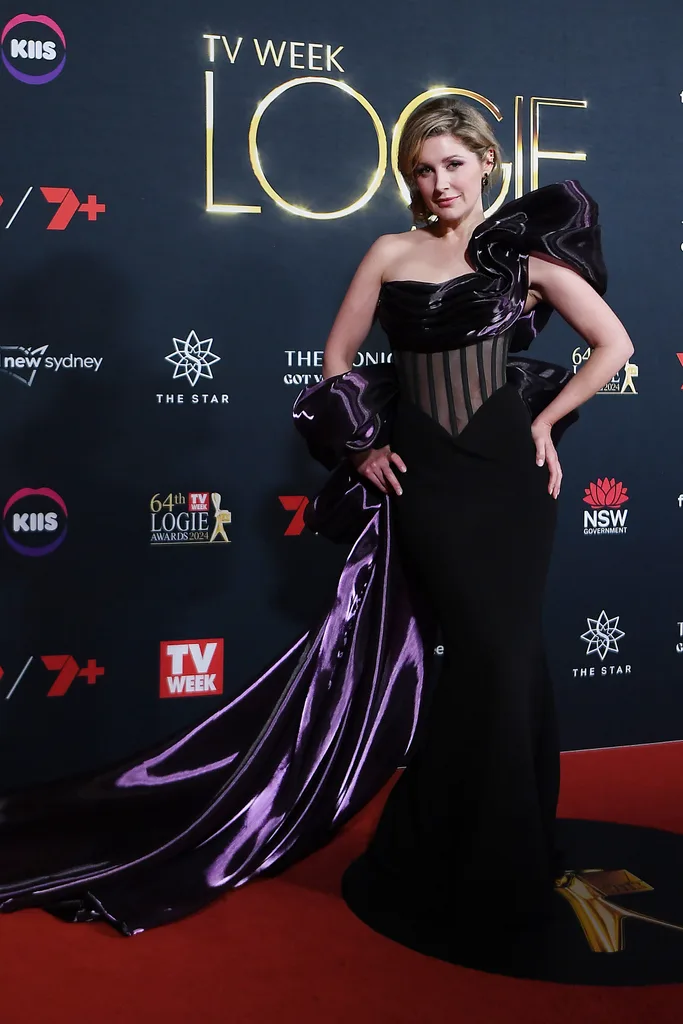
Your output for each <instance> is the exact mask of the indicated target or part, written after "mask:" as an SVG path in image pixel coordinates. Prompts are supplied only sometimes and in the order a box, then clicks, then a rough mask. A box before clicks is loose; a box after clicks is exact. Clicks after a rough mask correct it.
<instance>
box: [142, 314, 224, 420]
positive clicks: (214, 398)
mask: <svg viewBox="0 0 683 1024" xmlns="http://www.w3.org/2000/svg"><path fill="white" fill-rule="evenodd" d="M164 358H165V360H166V362H167V363H172V364H173V380H175V381H184V382H186V384H187V385H189V386H190V388H191V389H192V392H191V393H190V394H185V393H184V392H182V391H175V392H168V393H163V392H162V393H158V394H157V405H227V404H228V395H227V394H225V392H216V391H196V390H195V388H197V387H198V386H205V385H203V381H205V380H213V379H214V377H213V367H214V366H215V364H216V363H219V362H220V360H221V357H220V356H219V355H216V353H215V352H214V351H213V338H204V339H200V338H199V335H198V334H197V332H196V331H190V333H189V334H188V336H187V337H186V338H174V339H173V351H172V352H169V353H168V355H167V356H165V357H164ZM186 399H187V401H186Z"/></svg>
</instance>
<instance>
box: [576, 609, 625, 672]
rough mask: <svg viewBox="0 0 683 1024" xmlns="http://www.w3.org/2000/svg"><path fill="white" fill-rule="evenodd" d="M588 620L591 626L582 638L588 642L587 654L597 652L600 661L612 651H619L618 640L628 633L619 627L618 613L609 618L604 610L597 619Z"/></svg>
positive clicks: (615, 652) (616, 652)
mask: <svg viewBox="0 0 683 1024" xmlns="http://www.w3.org/2000/svg"><path fill="white" fill-rule="evenodd" d="M586 622H587V623H588V627H589V628H588V629H587V630H586V632H585V633H582V634H581V639H582V640H584V641H585V642H586V643H587V644H588V648H587V650H586V654H597V655H598V657H599V658H600V661H604V660H605V658H606V657H607V655H608V654H609V653H610V652H612V653H614V654H618V653H619V645H618V644H617V640H621V638H622V636H626V634H625V633H624V632H623V630H621V629H619V628H618V623H619V616H618V615H615V616H614V618H613V619H609V618H608V617H607V614H606V612H605V611H604V610H603V611H601V612H600V615H599V617H598V618H597V619H589V618H586Z"/></svg>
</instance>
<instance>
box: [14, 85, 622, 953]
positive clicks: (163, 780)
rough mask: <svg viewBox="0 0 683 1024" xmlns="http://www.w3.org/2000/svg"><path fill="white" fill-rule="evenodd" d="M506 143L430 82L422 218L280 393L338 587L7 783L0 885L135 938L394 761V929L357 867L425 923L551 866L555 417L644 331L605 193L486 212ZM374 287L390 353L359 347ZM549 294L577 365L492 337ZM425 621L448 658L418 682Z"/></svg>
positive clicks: (293, 842) (553, 197) (251, 871)
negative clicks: (59, 769) (101, 765)
mask: <svg viewBox="0 0 683 1024" xmlns="http://www.w3.org/2000/svg"><path fill="white" fill-rule="evenodd" d="M499 161H500V157H499V151H498V146H497V144H496V142H495V139H494V138H493V136H492V135H491V133H490V129H489V127H488V125H487V124H486V122H485V121H484V120H483V119H482V118H481V117H480V115H479V114H478V113H477V112H476V111H475V110H474V109H473V108H472V107H469V106H467V105H465V104H462V103H459V102H454V101H453V100H450V99H437V100H434V101H431V102H429V103H426V104H424V105H423V106H422V107H421V108H419V109H418V110H417V111H416V112H415V113H414V114H413V116H412V117H411V118H410V119H409V121H408V123H407V124H406V126H405V130H404V136H403V141H402V146H401V167H402V170H403V173H404V175H405V177H406V180H408V181H409V183H410V184H411V187H412V193H413V202H412V209H413V213H414V215H415V216H416V217H417V218H418V219H426V220H427V221H428V223H427V225H426V227H425V228H424V230H421V231H415V232H406V233H404V234H398V235H393V236H385V237H382V238H380V239H378V241H377V242H376V243H375V244H374V245H373V246H372V247H371V249H370V251H369V252H368V254H367V256H366V257H365V258H364V260H363V261H362V263H361V265H360V267H359V268H358V271H357V273H356V275H355V277H354V279H353V281H352V283H351V286H350V288H349V291H348V294H347V296H346V298H345V300H344V302H343V303H342V306H341V308H340V311H339V314H338V316H337V319H336V320H335V323H334V326H333V328H332V332H331V335H330V338H329V341H328V343H327V346H326V353H325V365H324V379H323V380H322V381H321V382H319V383H317V384H315V385H313V386H311V387H310V388H307V389H305V390H304V391H303V392H302V393H301V394H300V395H299V397H298V398H297V401H296V403H295V407H294V417H295V422H296V424H297V426H298V428H299V430H300V432H301V433H302V435H303V436H304V437H305V438H306V440H307V443H308V445H309V448H310V450H311V452H312V454H313V455H314V456H315V457H316V458H318V459H319V460H320V461H322V462H323V463H324V464H325V465H326V466H328V467H329V468H330V469H332V470H333V472H332V473H331V475H330V477H329V479H328V481H327V483H326V485H325V486H324V487H323V489H322V490H321V492H320V494H319V495H317V497H316V498H315V499H314V500H313V501H312V502H311V503H310V504H309V506H308V507H307V510H306V516H307V522H308V525H309V526H310V527H311V528H312V529H314V530H315V531H316V532H318V533H321V534H324V535H325V536H327V537H329V538H332V539H335V540H339V541H343V542H353V547H352V549H351V551H350V554H349V556H348V558H347V561H346V563H345V566H344V569H343V571H342V574H341V576H340V579H339V583H338V587H337V594H336V597H335V600H334V601H333V603H332V605H331V607H330V609H329V610H328V611H327V612H326V613H325V614H324V615H323V616H321V618H320V621H319V622H318V623H316V624H315V625H314V627H313V628H312V629H311V630H310V631H309V632H308V633H306V634H304V636H302V637H301V638H299V639H298V640H297V642H296V643H295V644H294V645H293V647H292V648H291V649H290V650H289V651H287V652H285V654H284V655H283V656H282V657H281V658H280V659H278V661H276V662H275V663H274V664H273V665H272V666H270V667H269V668H268V669H267V670H266V671H265V672H264V673H263V675H262V676H261V677H260V678H259V679H257V680H256V681H255V682H254V683H252V684H251V685H250V686H248V687H247V688H246V689H245V690H244V691H243V693H241V694H240V696H239V697H237V698H236V699H234V700H232V701H231V702H230V703H229V704H227V705H226V706H225V707H223V708H221V709H220V710H219V711H218V712H215V713H214V714H212V715H210V716H209V717H208V718H206V719H205V720H204V721H202V722H199V723H198V724H197V725H195V726H193V727H192V728H191V729H188V730H186V731H185V732H184V733H183V734H182V735H180V736H177V737H173V738H172V740H170V741H167V742H165V743H162V744H160V745H159V746H158V747H157V748H155V749H154V750H148V751H144V752H143V753H142V754H140V755H139V756H136V757H133V758H130V759H129V760H128V761H126V763H125V764H121V765H118V766H115V767H113V768H111V769H109V770H107V771H105V772H101V773H99V774H96V775H88V776H85V777H80V778H76V779H67V780H63V781H60V782H57V783H55V784H52V785H50V786H44V787H40V788H39V789H37V790H33V791H30V792H26V793H24V792H20V793H14V794H9V795H7V796H6V797H5V798H4V799H3V800H2V820H1V822H0V910H2V911H13V910H18V909H21V908H22V907H28V906H41V907H45V908H46V909H48V910H49V911H50V912H52V913H55V914H57V915H59V916H61V917H63V918H65V919H67V920H70V921H86V920H94V919H100V920H106V921H108V922H109V923H110V924H112V925H113V926H114V927H116V928H117V929H118V930H119V931H121V932H122V933H123V934H124V935H134V934H137V933H139V932H141V931H144V930H145V929H147V928H151V927H155V926H157V925H159V924H163V923H167V922H170V921H173V920H175V919H177V918H179V917H182V916H184V915H185V914H188V913H190V912H191V911H193V910H196V909H198V908H199V907H201V906H203V905H204V904H206V903H207V902H209V901H210V900H212V899H214V898H216V897H217V896H219V895H220V894H221V893H222V892H225V891H226V890H228V889H232V888H235V887H237V886H239V885H241V884H243V883H244V882H246V881H248V880H249V879H251V878H254V877H256V876H258V875H263V874H265V873H267V872H272V871H275V870H279V869H281V868H282V867H283V866H285V865H286V864H288V863H291V861H292V860H294V859H296V858H299V857H301V856H303V855H304V854H305V853H307V852H309V851H310V850H312V849H314V848H315V847H316V846H319V845H320V844H321V843H323V842H325V841H326V840H327V839H328V838H329V836H330V835H331V834H332V833H333V832H334V831H335V830H336V829H337V828H339V826H340V825H341V824H343V823H344V822H345V821H347V820H348V819H349V818H350V817H351V816H352V815H353V814H354V813H355V812H356V811H357V810H358V809H359V808H361V807H362V806H363V805H364V804H365V803H366V802H367V801H368V800H369V799H370V797H372V796H373V795H374V794H375V793H377V791H378V790H379V788H380V787H381V786H382V785H383V784H384V783H385V782H386V781H387V780H388V779H389V778H390V777H391V775H392V774H393V772H394V771H395V769H396V768H397V767H398V766H400V765H402V764H404V763H406V759H407V760H408V761H409V765H408V768H407V769H406V770H405V772H404V773H403V775H402V777H401V779H400V781H399V783H398V784H397V785H396V787H395V788H394V790H393V792H392V794H391V797H390V800H389V803H388V804H387V808H386V811H385V813H384V815H383V817H382V821H381V822H380V826H379V829H378V831H377V835H376V836H375V838H374V840H373V843H372V845H371V848H370V850H369V851H368V854H367V855H366V856H365V857H364V858H362V860H361V861H360V862H359V863H358V864H357V865H354V866H353V868H352V870H351V871H350V872H349V873H348V875H347V878H346V881H345V894H346V898H347V900H348V901H349V903H350V905H351V906H352V907H353V908H354V909H355V910H356V911H357V912H358V913H360V914H361V915H362V916H364V917H365V918H366V919H368V920H371V921H372V923H374V924H375V926H377V927H380V928H382V929H384V930H390V928H388V927H387V922H386V920H381V921H380V920H379V919H378V918H377V917H376V916H375V917H373V915H375V912H376V911H377V905H375V906H374V907H371V906H369V905H368V901H367V899H366V894H367V892H368V887H369V886H370V887H371V888H375V887H376V895H377V896H378V898H379V907H380V910H381V912H382V913H384V912H385V911H388V912H390V913H396V914H397V915H398V920H399V921H404V920H413V911H414V910H415V907H416V906H417V908H418V910H420V909H421V911H422V912H424V914H426V919H427V920H428V921H433V920H434V919H435V918H436V917H438V916H439V915H438V914H435V912H434V909H435V907H436V908H437V910H438V909H439V907H445V908H446V910H447V913H446V918H447V920H449V921H450V920H451V917H450V916H449V915H450V913H451V909H452V906H453V901H456V900H457V901H460V902H462V901H463V890H464V889H466V888H467V886H470V885H472V884H476V883H477V882H478V881H479V880H481V879H482V878H485V879H489V880H490V879H491V878H493V879H494V880H495V881H496V883H499V882H503V883H505V884H507V883H508V882H510V881H511V880H512V886H513V889H514V879H513V873H514V871H516V870H518V868H519V867H520V865H523V866H524V870H525V872H526V873H527V877H528V878H529V879H530V889H529V892H530V895H531V897H532V902H535V903H536V904H537V905H538V904H539V903H542V901H543V898H544V896H545V894H546V893H547V891H548V889H549V887H550V884H551V880H552V876H553V873H554V871H556V870H557V869H558V865H557V864H555V863H553V852H554V851H553V838H552V822H553V816H554V808H555V800H556V795H557V793H556V790H557V749H556V742H555V738H554V734H553V714H552V702H551V693H550V687H549V683H548V680H547V675H546V671H545V666H544V663H543V658H542V651H541V646H540V599H541V590H542V584H543V579H544V576H545V572H546V568H547V563H548V558H549V554H550V544H551V539H552V531H553V526H554V516H555V509H556V505H555V498H556V497H557V493H558V492H559V487H560V482H561V472H560V467H559V462H558V460H557V454H556V451H555V447H554V443H553V437H554V439H555V440H557V439H558V438H559V435H560V433H561V432H562V430H563V429H564V428H565V427H566V425H567V424H568V423H569V422H571V421H572V418H575V416H576V413H575V412H574V410H575V408H576V406H578V405H579V404H581V403H582V402H583V401H585V400H586V399H587V398H588V397H590V395H592V394H593V393H594V392H595V391H597V390H598V389H599V388H600V386H601V385H602V384H603V383H604V382H605V381H607V380H609V379H610V378H611V377H612V375H613V374H614V372H615V371H616V370H617V369H618V368H619V367H620V366H621V365H623V363H624V362H625V361H626V358H627V357H628V355H629V354H630V353H631V352H632V351H633V347H632V345H631V343H630V341H629V340H628V338H627V336H626V334H625V332H624V330H623V328H622V327H621V325H620V323H619V321H618V320H617V318H616V317H615V316H614V314H613V313H612V312H611V310H610V309H609V308H608V307H607V306H606V304H605V303H604V302H603V301H602V299H601V298H600V294H601V293H602V292H603V291H604V285H605V275H604V267H603V265H602V262H601V257H600V249H599V228H598V227H597V223H596V216H597V209H596V207H595V204H594V203H593V202H592V200H590V198H589V197H588V196H586V194H585V193H584V192H583V191H582V190H581V188H580V186H579V185H578V183H577V182H572V181H569V182H564V183H560V184H559V185H552V186H546V188H545V189H539V190H538V191H537V192H536V193H532V194H531V195H529V196H525V197H522V199H518V200H515V201H513V202H511V203H508V204H506V205H505V206H503V207H502V208H501V209H500V211H498V213H497V214H495V215H494V216H492V217H490V218H488V220H484V217H483V209H482V202H481V194H482V183H483V181H484V180H488V175H489V174H491V173H493V172H494V171H495V170H496V169H497V167H498V164H499ZM532 250H533V253H534V254H533V255H529V253H530V252H531V251H532ZM577 271H578V272H577ZM378 303H379V306H378ZM377 306H378V308H379V316H380V321H381V323H382V325H383V326H384V327H385V329H386V330H387V332H388V334H389V338H390V341H391V345H392V348H393V350H394V353H395V359H396V370H397V371H398V374H397V375H396V374H395V373H394V368H393V367H392V366H389V367H384V368H379V369H375V370H367V371H364V372H359V371H355V370H352V369H351V365H352V362H353V358H354V356H355V353H356V351H357V350H358V348H359V346H360V344H361V343H362V341H363V338H364V337H365V335H366V333H367V331H368V329H369V327H370V325H371V322H372V319H373V316H374V314H375V310H376V307H377ZM552 307H555V308H557V309H558V310H559V311H560V312H561V313H562V315H563V316H565V318H566V319H567V320H568V321H569V322H570V323H571V324H572V325H573V326H574V327H575V328H576V329H577V330H578V331H579V332H580V333H581V334H582V335H583V337H584V338H585V339H586V340H587V341H588V342H589V344H591V345H592V346H593V348H594V349H595V351H594V355H593V356H592V358H591V359H590V360H589V361H588V363H586V365H585V366H584V367H583V368H582V369H581V370H580V372H579V373H577V375H576V377H573V378H572V377H571V374H570V373H569V371H564V370H563V369H562V368H558V367H554V366H552V365H551V364H546V363H538V362H537V361H535V360H532V359H529V358H527V357H519V356H517V357H512V356H511V357H508V355H507V353H508V350H509V349H516V350H519V349H522V348H525V347H526V346H527V345H528V344H529V341H530V340H531V338H532V337H533V336H534V334H535V333H536V332H537V331H538V330H540V329H541V327H542V326H543V325H544V324H545V322H546V321H547V319H548V316H549V315H550V312H551V309H552ZM433 353H438V356H437V357H434V355H433ZM506 375H507V378H508V380H509V381H510V383H506V381H505V376H506ZM570 378H571V379H570ZM541 409H542V410H543V411H542V413H541V414H540V415H534V417H533V420H532V418H531V417H530V412H531V411H533V410H541ZM387 438H389V439H390V441H391V444H390V445H388V444H387V443H386V439H387ZM534 454H536V456H537V463H538V464H535V463H534ZM347 456H349V457H348V458H347ZM395 534H396V539H397V541H398V545H399V548H398V549H397V546H396V543H395V538H394V535H395ZM437 629H440V632H441V636H442V639H443V642H444V645H445V652H446V653H445V658H444V665H443V670H442V673H441V677H440V679H439V680H438V683H437V685H436V686H435V687H427V686H426V681H427V678H428V676H429V672H430V658H429V656H428V652H430V651H431V650H433V647H434V642H435V638H436V631H437ZM428 690H432V691H433V692H431V693H428V692H427V691H428ZM428 704H429V713H427V707H428ZM425 869H426V870H428V871H429V872H430V874H431V877H432V879H433V881H432V883H431V884H429V885H427V883H426V882H425V879H424V875H423V874H422V872H423V870H425ZM396 887H398V888H399V890H400V894H401V898H400V899H397V888H396ZM404 893H405V895H406V896H409V897H410V899H409V903H410V907H407V908H403V907H402V906H401V904H402V900H403V894H404ZM520 899H521V896H520ZM439 901H442V902H441V903H440V902H439ZM519 901H520V900H519V899H518V900H517V902H518V903H519ZM513 902H514V900H513ZM441 917H443V915H441ZM407 941H412V940H410V939H408V940H407Z"/></svg>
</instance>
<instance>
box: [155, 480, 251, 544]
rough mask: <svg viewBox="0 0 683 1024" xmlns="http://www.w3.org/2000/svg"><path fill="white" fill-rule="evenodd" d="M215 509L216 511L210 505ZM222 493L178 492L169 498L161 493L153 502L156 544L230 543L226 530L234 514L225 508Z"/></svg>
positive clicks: (169, 495)
mask: <svg viewBox="0 0 683 1024" xmlns="http://www.w3.org/2000/svg"><path fill="white" fill-rule="evenodd" d="M209 502H211V506H212V507H213V512H211V508H210V505H209ZM221 503H222V498H221V495H220V492H219V491H189V492H188V493H187V495H185V494H182V493H180V492H177V493H176V494H167V495H166V497H165V498H162V497H161V494H159V493H157V494H155V495H154V497H153V498H152V499H151V501H150V503H149V509H150V516H151V522H150V542H151V543H152V544H164V545H170V544H215V543H217V544H229V543H230V538H229V537H228V535H227V533H226V530H225V527H226V526H228V525H229V524H230V523H231V522H232V513H231V512H229V511H228V509H227V508H221Z"/></svg>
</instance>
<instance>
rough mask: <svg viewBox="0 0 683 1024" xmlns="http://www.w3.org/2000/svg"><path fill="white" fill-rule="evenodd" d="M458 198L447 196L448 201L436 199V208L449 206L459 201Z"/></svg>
mask: <svg viewBox="0 0 683 1024" xmlns="http://www.w3.org/2000/svg"><path fill="white" fill-rule="evenodd" d="M459 198H460V196H449V197H448V199H437V200H436V205H437V206H450V205H451V203H454V202H455V200H456V199H459Z"/></svg>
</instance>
